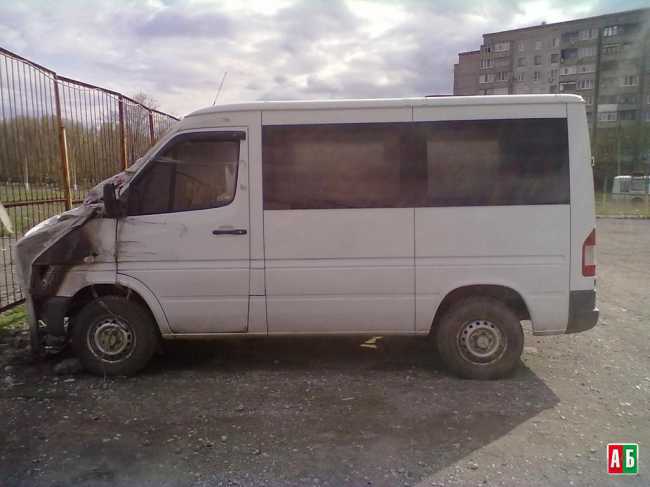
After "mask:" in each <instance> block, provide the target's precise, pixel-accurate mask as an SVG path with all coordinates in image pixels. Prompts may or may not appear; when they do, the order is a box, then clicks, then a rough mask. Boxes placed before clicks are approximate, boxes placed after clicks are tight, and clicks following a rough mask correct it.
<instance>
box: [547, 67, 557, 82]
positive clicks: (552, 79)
mask: <svg viewBox="0 0 650 487" xmlns="http://www.w3.org/2000/svg"><path fill="white" fill-rule="evenodd" d="M556 80H557V69H551V70H550V71H549V72H548V82H549V83H555V81H556Z"/></svg>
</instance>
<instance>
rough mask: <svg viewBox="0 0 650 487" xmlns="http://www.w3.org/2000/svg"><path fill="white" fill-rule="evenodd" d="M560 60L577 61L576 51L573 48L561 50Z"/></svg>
mask: <svg viewBox="0 0 650 487" xmlns="http://www.w3.org/2000/svg"><path fill="white" fill-rule="evenodd" d="M562 59H563V60H564V61H572V60H574V59H578V50H577V49H576V48H575V47H571V48H569V49H562Z"/></svg>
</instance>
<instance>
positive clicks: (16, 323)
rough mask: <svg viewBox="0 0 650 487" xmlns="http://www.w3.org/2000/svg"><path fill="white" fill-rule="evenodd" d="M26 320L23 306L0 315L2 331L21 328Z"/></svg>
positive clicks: (0, 328)
mask: <svg viewBox="0 0 650 487" xmlns="http://www.w3.org/2000/svg"><path fill="white" fill-rule="evenodd" d="M26 318H27V317H26V315H25V307H24V306H22V305H21V306H16V307H15V308H11V309H10V310H9V311H5V312H4V313H0V330H4V329H9V328H18V327H21V326H22V325H23V324H24V323H25V319H26Z"/></svg>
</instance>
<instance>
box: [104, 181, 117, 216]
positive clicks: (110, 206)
mask: <svg viewBox="0 0 650 487" xmlns="http://www.w3.org/2000/svg"><path fill="white" fill-rule="evenodd" d="M103 191H104V195H103V196H104V213H105V214H106V216H107V217H109V218H117V217H118V216H120V203H119V202H118V201H117V198H116V197H115V185H114V184H113V183H106V184H105V185H104V188H103Z"/></svg>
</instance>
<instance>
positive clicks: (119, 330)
mask: <svg viewBox="0 0 650 487" xmlns="http://www.w3.org/2000/svg"><path fill="white" fill-rule="evenodd" d="M72 326H73V327H72V337H71V342H72V348H73V350H74V352H75V354H76V355H77V357H79V360H81V363H82V364H83V365H84V367H85V368H86V369H87V370H88V371H89V372H92V373H93V374H97V375H112V376H114V375H133V374H135V373H136V372H138V371H140V370H141V369H142V368H144V367H145V365H147V363H148V362H149V360H150V359H151V357H152V356H153V354H154V352H155V350H156V346H157V344H158V335H157V333H156V330H155V328H154V326H155V324H154V322H153V320H152V318H151V316H150V315H149V313H148V312H147V311H146V310H145V309H143V308H142V306H140V305H139V304H137V303H135V302H134V301H129V300H127V299H125V298H123V297H121V296H102V297H99V298H97V299H95V300H93V301H91V302H90V303H88V304H87V305H86V306H84V307H83V308H82V309H81V311H80V312H79V313H78V314H77V316H76V317H75V318H74V320H73V323H72Z"/></svg>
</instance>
